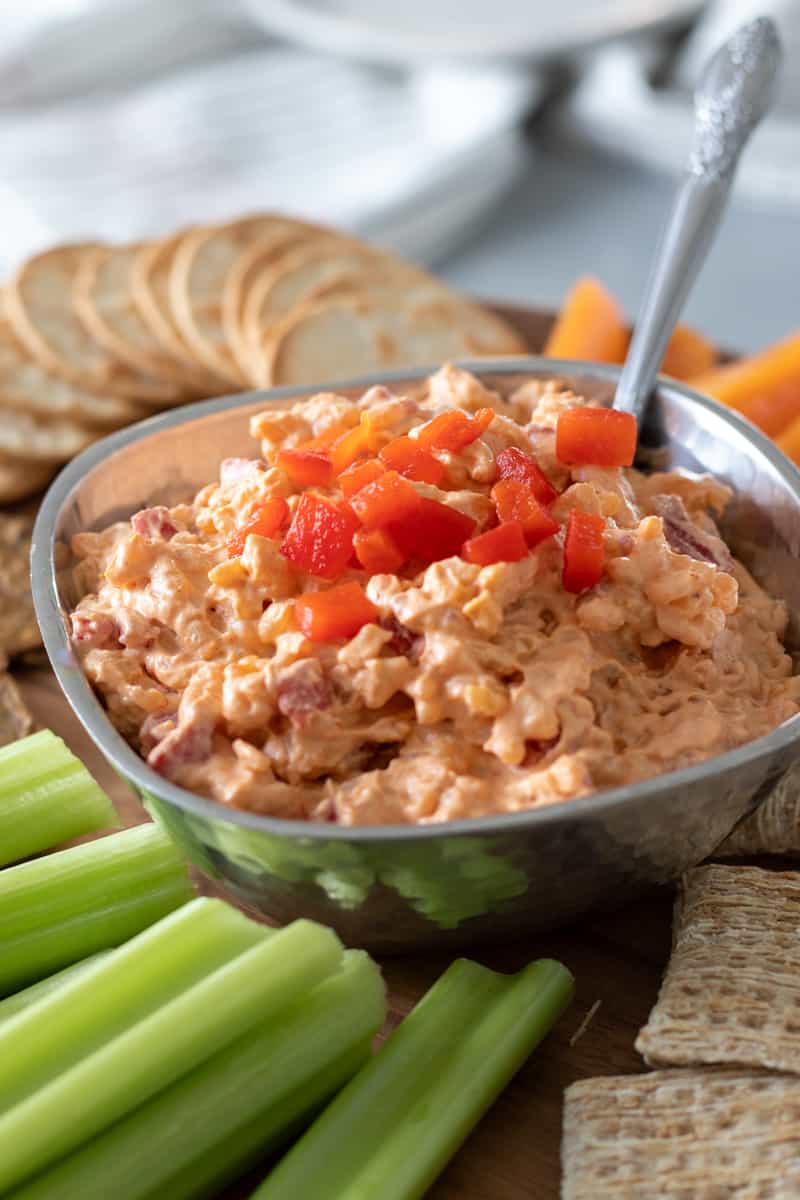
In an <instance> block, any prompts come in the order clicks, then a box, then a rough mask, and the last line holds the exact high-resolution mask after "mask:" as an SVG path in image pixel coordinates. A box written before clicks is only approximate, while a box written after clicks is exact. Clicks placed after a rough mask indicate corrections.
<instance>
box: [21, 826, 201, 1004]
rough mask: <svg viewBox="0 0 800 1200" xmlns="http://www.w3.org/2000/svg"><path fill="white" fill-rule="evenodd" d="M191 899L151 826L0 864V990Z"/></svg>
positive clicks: (177, 863) (116, 940)
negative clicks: (12, 863)
mask: <svg viewBox="0 0 800 1200" xmlns="http://www.w3.org/2000/svg"><path fill="white" fill-rule="evenodd" d="M191 898H192V889H191V886H190V884H189V880H188V877H187V875H186V868H185V865H184V862H183V860H182V858H181V856H180V854H179V852H178V850H177V849H176V848H175V846H174V845H173V844H172V842H171V841H170V840H169V838H168V837H167V836H166V835H165V834H164V833H162V831H161V830H160V829H159V827H158V826H157V825H139V826H137V827H136V828H134V829H124V830H123V831H122V832H121V833H114V834H111V835H110V836H109V837H104V838H100V839H98V840H97V841H94V842H86V843H85V844H84V845H81V846H72V847H71V848H70V849H69V850H59V851H58V852H57V853H55V854H50V855H48V856H47V857H45V858H39V859H35V860H33V861H32V862H26V863H20V865H19V866H16V867H8V868H7V869H6V870H5V871H0V997H2V996H7V995H8V994H9V993H10V992H14V991H18V990H19V989H20V988H22V987H25V986H26V985H27V984H30V983H34V982H36V980H38V979H42V978H43V977H44V976H45V975H52V974H53V972H54V971H58V970H60V969H61V968H62V967H66V966H68V965H69V964H70V963H74V962H77V961H78V960H79V959H81V958H86V957H88V955H90V954H94V953H95V952H96V951H97V950H107V949H109V948H110V947H112V946H118V945H120V943H121V942H125V941H127V940H128V938H130V937H133V935H134V934H135V933H139V932H140V930H142V929H146V928H147V926H148V925H152V924H153V922H154V921H157V920H158V919H159V918H160V917H163V916H165V914H166V913H168V912H171V911H172V910H173V909H174V908H178V906H179V905H181V904H185V903H186V901H187V900H190V899H191Z"/></svg>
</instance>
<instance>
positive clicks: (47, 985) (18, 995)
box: [0, 950, 111, 1025]
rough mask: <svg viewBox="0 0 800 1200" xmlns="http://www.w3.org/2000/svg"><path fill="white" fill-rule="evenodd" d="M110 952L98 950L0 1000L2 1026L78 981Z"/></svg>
mask: <svg viewBox="0 0 800 1200" xmlns="http://www.w3.org/2000/svg"><path fill="white" fill-rule="evenodd" d="M110 953H111V952H110V951H109V950H98V952H97V954H92V955H90V956H89V958H84V959H82V960H81V961H80V962H76V963H73V964H72V966H71V967H64V970H63V971H57V972H56V973H55V975H48V976H47V978H46V979H40V980H39V982H38V983H32V984H31V986H30V987H27V988H25V989H24V990H23V991H21V992H15V993H14V995H13V996H6V998H5V1000H0V1025H2V1024H3V1022H4V1021H8V1020H10V1019H11V1017H15V1016H16V1015H17V1013H21V1012H23V1011H24V1010H25V1009H26V1008H30V1006H31V1005H32V1004H38V1003H39V1001H40V1000H44V999H45V997H47V996H50V995H52V993H53V992H57V991H58V990H59V989H60V988H62V987H63V986H64V984H65V983H69V982H70V981H71V980H73V979H77V978H78V976H79V975H83V974H84V973H85V972H86V971H87V970H88V969H89V967H93V966H94V965H95V963H97V962H99V961H100V959H101V958H105V957H106V955H107V954H110Z"/></svg>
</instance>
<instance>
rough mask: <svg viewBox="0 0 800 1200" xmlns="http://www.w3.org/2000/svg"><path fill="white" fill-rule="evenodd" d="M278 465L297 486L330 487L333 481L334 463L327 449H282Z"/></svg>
mask: <svg viewBox="0 0 800 1200" xmlns="http://www.w3.org/2000/svg"><path fill="white" fill-rule="evenodd" d="M278 466H279V467H281V469H282V470H284V471H285V472H286V474H287V475H288V476H289V478H290V479H291V481H292V483H293V484H294V485H295V487H301V488H305V487H330V485H331V484H332V483H333V465H332V463H331V456H330V453H329V452H328V451H327V450H321V449H320V450H302V449H300V448H298V449H296V450H281V452H280V454H279V455H278Z"/></svg>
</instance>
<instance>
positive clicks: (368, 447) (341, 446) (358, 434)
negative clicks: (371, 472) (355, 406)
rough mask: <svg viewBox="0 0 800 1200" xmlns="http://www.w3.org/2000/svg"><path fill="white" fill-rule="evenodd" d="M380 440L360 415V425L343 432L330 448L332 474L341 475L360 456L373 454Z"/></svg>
mask: <svg viewBox="0 0 800 1200" xmlns="http://www.w3.org/2000/svg"><path fill="white" fill-rule="evenodd" d="M381 441H382V438H381V436H380V434H379V433H378V432H377V431H376V430H375V429H374V428H373V426H372V425H371V424H370V422H369V421H366V420H364V418H363V417H362V419H361V424H360V425H356V427H355V429H349V430H348V431H347V433H343V434H342V436H341V437H340V438H337V440H336V441H335V442H334V443H333V445H332V446H331V448H330V455H331V463H332V465H333V473H334V475H341V473H342V471H346V470H347V468H348V467H349V466H351V465H352V464H353V463H354V462H358V460H359V459H360V458H366V457H367V455H370V454H374V453H375V451H376V450H378V449H379V448H380V445H381Z"/></svg>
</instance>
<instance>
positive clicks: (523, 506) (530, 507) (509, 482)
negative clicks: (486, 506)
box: [492, 479, 561, 546]
mask: <svg viewBox="0 0 800 1200" xmlns="http://www.w3.org/2000/svg"><path fill="white" fill-rule="evenodd" d="M492 499H493V500H494V502H495V505H496V507H497V515H498V517H499V518H500V521H501V522H503V523H505V522H507V521H517V522H519V524H520V525H521V526H522V528H523V530H524V532H525V541H526V542H527V543H528V545H529V546H538V544H539V542H543V541H544V540H545V538H549V537H552V536H553V534H554V533H558V531H559V529H560V528H561V526H560V525H559V523H558V521H556V520H555V519H554V518H553V517H552V516H551V515H550V513H549V512H548V511H547V509H546V508H545V507H544V505H543V504H540V503H539V501H538V500H537V499H536V496H535V495H534V493H533V489H532V488H530V487H529V486H528V485H527V483H521V482H520V481H519V479H500V480H498V482H497V483H496V484H495V485H494V487H493V488H492Z"/></svg>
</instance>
